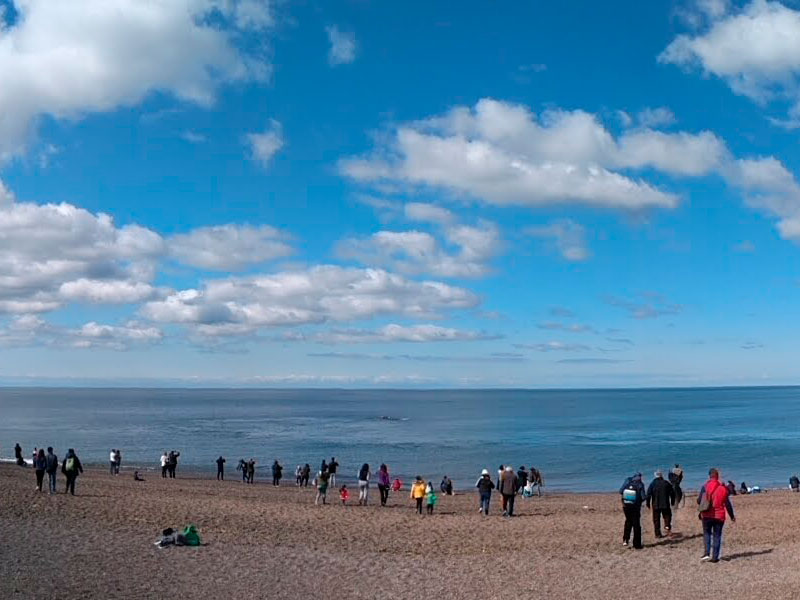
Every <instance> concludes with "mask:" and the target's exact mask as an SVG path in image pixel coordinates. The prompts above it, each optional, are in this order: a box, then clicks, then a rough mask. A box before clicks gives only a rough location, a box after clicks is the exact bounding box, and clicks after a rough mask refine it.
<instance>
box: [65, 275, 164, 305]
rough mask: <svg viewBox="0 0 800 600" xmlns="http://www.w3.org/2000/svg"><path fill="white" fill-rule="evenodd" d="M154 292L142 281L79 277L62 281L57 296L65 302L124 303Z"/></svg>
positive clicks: (138, 300) (147, 298)
mask: <svg viewBox="0 0 800 600" xmlns="http://www.w3.org/2000/svg"><path fill="white" fill-rule="evenodd" d="M155 292H156V290H155V288H153V286H152V285H150V284H149V283H144V282H142V281H120V280H112V281H103V280H97V279H86V278H81V279H76V280H73V281H66V282H64V283H62V284H61V285H60V286H59V288H58V298H59V299H60V300H63V301H66V302H94V303H104V304H108V303H110V304H125V303H135V302H141V301H143V300H149V299H150V298H152V297H153V295H154V294H155Z"/></svg>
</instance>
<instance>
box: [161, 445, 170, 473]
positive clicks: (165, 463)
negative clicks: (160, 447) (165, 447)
mask: <svg viewBox="0 0 800 600" xmlns="http://www.w3.org/2000/svg"><path fill="white" fill-rule="evenodd" d="M168 470H169V455H168V454H167V453H166V452H164V454H162V455H161V477H163V478H164V479H166V477H167V471H168Z"/></svg>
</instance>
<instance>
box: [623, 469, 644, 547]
mask: <svg viewBox="0 0 800 600" xmlns="http://www.w3.org/2000/svg"><path fill="white" fill-rule="evenodd" d="M619 493H620V496H622V512H623V513H624V514H625V527H624V529H623V531H622V545H623V546H627V545H628V543H629V542H630V539H631V531H633V548H634V549H635V550H641V549H642V548H644V546H643V545H642V503H643V502H644V499H645V493H644V484H643V483H642V474H641V473H636V474H634V475H633V476H631V477H628V478H627V479H626V480H625V482H624V483H623V484H622V487H621V488H619Z"/></svg>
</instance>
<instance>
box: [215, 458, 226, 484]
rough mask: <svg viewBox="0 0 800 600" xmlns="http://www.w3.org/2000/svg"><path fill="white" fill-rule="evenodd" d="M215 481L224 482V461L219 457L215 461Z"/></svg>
mask: <svg viewBox="0 0 800 600" xmlns="http://www.w3.org/2000/svg"><path fill="white" fill-rule="evenodd" d="M216 463H217V481H224V480H225V459H224V458H223V457H222V456H220V457H219V458H218V459H217V460H216Z"/></svg>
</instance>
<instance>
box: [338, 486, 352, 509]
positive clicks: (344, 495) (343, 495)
mask: <svg viewBox="0 0 800 600" xmlns="http://www.w3.org/2000/svg"><path fill="white" fill-rule="evenodd" d="M339 499H340V500H341V501H342V506H344V505H345V504H347V501H348V500H350V490H348V489H347V486H346V485H343V486H342V487H340V488H339Z"/></svg>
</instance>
